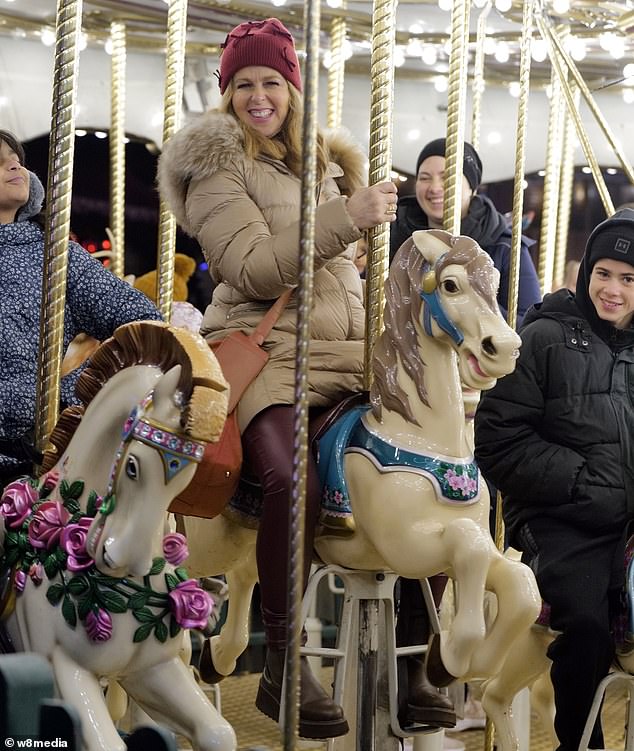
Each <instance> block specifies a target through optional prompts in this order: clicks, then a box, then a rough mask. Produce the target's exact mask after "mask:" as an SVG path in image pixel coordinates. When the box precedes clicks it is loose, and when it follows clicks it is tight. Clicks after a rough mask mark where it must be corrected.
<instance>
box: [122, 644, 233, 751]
mask: <svg viewBox="0 0 634 751" xmlns="http://www.w3.org/2000/svg"><path fill="white" fill-rule="evenodd" d="M121 683H122V685H123V687H124V688H125V690H126V691H127V692H128V694H129V695H130V696H132V697H133V698H134V700H135V701H136V702H137V703H138V704H139V706H140V707H141V708H142V709H143V710H144V711H145V712H147V713H148V714H149V715H150V717H152V718H153V719H155V720H156V721H158V722H164V723H165V724H166V725H168V726H169V727H170V728H171V729H172V730H173V731H174V732H176V733H180V734H182V735H184V736H186V737H187V738H189V739H190V740H191V743H192V745H193V746H194V748H197V749H200V751H235V749H236V747H237V740H236V735H235V732H234V730H233V728H232V727H231V725H229V723H228V722H227V721H226V720H225V719H224V718H223V717H222V716H221V715H220V714H219V713H218V712H217V711H216V709H215V707H214V706H213V704H211V703H210V702H209V700H208V699H207V697H206V696H205V694H204V692H203V691H202V689H200V688H199V687H198V686H197V685H196V684H195V683H194V682H193V681H192V678H191V672H190V670H189V668H188V667H187V666H186V665H185V664H184V662H183V661H182V660H181V659H180V657H174V658H173V659H171V660H167V661H166V662H162V663H159V664H158V665H154V666H153V667H151V668H149V669H148V670H142V671H139V672H138V673H134V674H131V675H127V676H126V677H125V679H124V680H122V682H121Z"/></svg>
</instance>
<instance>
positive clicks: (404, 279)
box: [371, 230, 521, 419]
mask: <svg viewBox="0 0 634 751" xmlns="http://www.w3.org/2000/svg"><path fill="white" fill-rule="evenodd" d="M499 278H500V275H499V272H498V271H497V269H496V268H495V266H494V265H493V261H492V260H491V257H490V256H489V254H488V253H486V252H485V251H484V250H482V249H481V248H480V247H479V245H478V244H477V243H476V242H475V241H474V240H472V239H471V238H469V237H464V236H453V235H451V234H450V233H449V232H445V231H443V230H421V231H417V232H414V234H413V235H412V237H411V238H410V239H409V240H407V241H406V242H405V243H403V245H402V246H401V248H400V249H399V251H398V252H397V254H396V256H395V258H394V261H393V262H392V266H391V269H390V275H389V277H388V280H387V282H386V285H385V300H386V304H385V329H384V332H383V334H382V336H381V337H380V339H379V341H378V342H377V346H376V348H375V352H374V383H375V386H374V387H373V390H372V395H371V399H372V403H373V406H374V407H375V408H376V407H377V405H378V404H380V403H383V405H384V406H387V407H389V406H390V405H392V406H391V407H390V408H395V407H396V409H397V411H399V412H405V413H408V412H409V409H408V408H407V403H408V400H409V399H408V396H407V395H406V394H405V393H404V390H403V389H402V388H401V386H400V385H399V383H398V380H397V378H396V375H395V374H396V370H397V368H398V365H399V361H400V364H401V365H402V367H403V368H404V370H405V372H406V374H407V375H408V376H409V377H410V378H411V379H412V380H413V381H414V383H415V384H416V389H417V396H418V397H419V398H420V400H421V401H422V402H423V403H424V404H428V394H427V390H426V387H425V380H424V377H423V375H424V370H425V362H424V359H423V352H422V349H421V342H422V340H423V338H424V337H427V338H429V339H432V340H435V341H436V342H438V343H439V344H440V345H442V346H446V345H449V346H450V347H451V348H452V349H453V350H454V351H455V353H456V355H457V366H458V374H459V376H460V380H461V382H462V384H463V385H464V386H466V387H468V388H470V389H475V390H478V391H481V390H483V389H490V388H491V387H492V386H493V385H494V384H495V382H496V380H497V379H498V378H501V377H502V376H504V375H507V374H508V373H510V372H512V371H513V369H514V368H515V362H516V360H517V357H518V355H519V347H520V343H521V340H520V338H519V336H518V335H517V334H516V333H515V332H514V331H513V329H511V328H510V326H508V325H507V323H506V322H505V321H504V319H503V317H502V315H501V313H500V309H499V306H498V304H497V299H496V293H497V289H498V285H499ZM409 418H410V419H411V416H409Z"/></svg>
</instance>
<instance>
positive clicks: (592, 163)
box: [535, 14, 614, 216]
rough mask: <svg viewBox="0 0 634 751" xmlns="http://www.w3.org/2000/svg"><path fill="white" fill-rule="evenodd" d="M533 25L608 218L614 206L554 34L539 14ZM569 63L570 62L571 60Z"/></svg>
mask: <svg viewBox="0 0 634 751" xmlns="http://www.w3.org/2000/svg"><path fill="white" fill-rule="evenodd" d="M535 23H536V25H537V28H538V29H539V33H540V34H541V35H542V37H543V38H544V39H546V40H547V41H548V54H549V56H550V62H551V64H552V66H553V68H554V69H555V70H556V72H557V75H558V76H559V81H560V83H561V90H562V91H563V94H564V96H565V98H566V103H567V105H568V112H569V113H570V116H571V117H572V120H573V122H574V124H575V128H576V130H577V138H578V139H579V141H580V143H581V146H582V148H583V153H584V155H585V158H586V160H587V162H588V165H589V167H590V170H591V172H592V177H593V178H594V182H595V184H596V186H597V191H598V193H599V198H600V199H601V203H603V207H604V209H605V212H606V214H607V215H608V216H610V215H611V214H613V213H614V204H613V203H612V199H611V198H610V193H609V192H608V188H607V185H606V184H605V180H604V179H603V175H602V173H601V168H600V166H599V163H598V162H597V159H596V157H595V155H594V152H593V150H592V146H591V145H590V141H589V139H588V136H587V133H586V131H585V128H584V127H583V123H582V122H581V118H580V117H579V112H578V110H577V109H576V107H575V103H574V100H573V98H572V94H571V91H570V86H569V85H568V79H567V75H566V71H565V70H564V66H563V65H562V57H561V56H560V53H559V51H558V46H557V41H558V40H556V36H555V34H554V33H553V31H552V30H551V29H550V28H549V27H548V26H547V25H546V23H545V22H544V20H543V18H542V16H541V15H540V14H537V15H536V16H535ZM570 62H572V60H571V61H570ZM568 70H570V71H571V72H572V69H571V68H569V67H568Z"/></svg>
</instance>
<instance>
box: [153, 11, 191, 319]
mask: <svg viewBox="0 0 634 751" xmlns="http://www.w3.org/2000/svg"><path fill="white" fill-rule="evenodd" d="M186 36H187V0H170V5H169V10H168V13H167V58H166V61H165V65H166V69H165V94H164V115H163V143H165V142H166V141H168V140H169V139H170V138H171V137H172V136H173V135H174V133H175V132H176V131H177V130H178V129H179V127H180V122H181V114H182V108H183V77H184V74H185V40H186ZM175 244H176V220H175V219H174V216H173V215H172V213H171V212H170V210H169V208H168V207H167V204H166V203H165V202H164V201H161V204H160V215H159V247H158V258H157V269H158V279H157V286H158V289H157V295H156V299H157V304H158V309H159V310H160V311H161V315H162V316H163V318H164V319H165V320H166V321H169V319H170V318H171V315H172V298H173V296H174V255H175V252H176V251H175Z"/></svg>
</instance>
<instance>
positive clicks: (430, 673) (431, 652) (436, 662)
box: [425, 634, 456, 688]
mask: <svg viewBox="0 0 634 751" xmlns="http://www.w3.org/2000/svg"><path fill="white" fill-rule="evenodd" d="M425 670H426V671H427V677H428V678H429V680H430V682H431V683H432V684H433V685H434V686H437V687H438V688H445V686H448V685H449V684H450V683H453V682H454V681H455V680H456V676H455V675H452V674H451V673H450V672H449V671H448V670H447V668H446V667H445V666H444V665H443V661H442V657H441V655H440V634H432V635H431V638H430V640H429V646H428V647H427V659H426V660H425Z"/></svg>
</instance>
